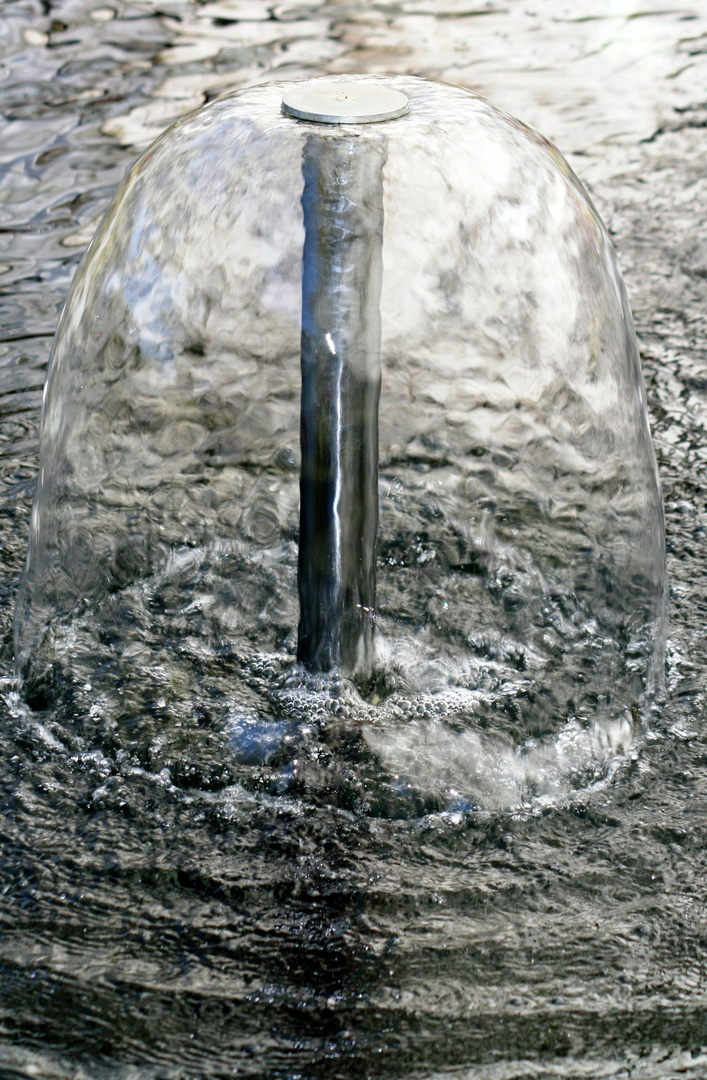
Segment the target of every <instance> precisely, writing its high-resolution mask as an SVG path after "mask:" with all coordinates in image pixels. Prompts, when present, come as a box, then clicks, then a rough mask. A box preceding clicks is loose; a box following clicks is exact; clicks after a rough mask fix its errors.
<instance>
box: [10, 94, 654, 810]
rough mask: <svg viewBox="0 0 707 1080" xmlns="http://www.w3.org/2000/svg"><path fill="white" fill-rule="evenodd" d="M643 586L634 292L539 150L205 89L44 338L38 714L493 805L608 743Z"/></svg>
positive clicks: (649, 534) (154, 760)
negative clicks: (207, 96) (56, 713)
mask: <svg viewBox="0 0 707 1080" xmlns="http://www.w3.org/2000/svg"><path fill="white" fill-rule="evenodd" d="M303 94H304V96H302V95H303ZM381 96H382V98H383V99H385V100H387V105H386V106H385V107H384V108H382V110H381V112H380V114H377V113H375V109H374V108H373V107H372V106H371V105H370V102H371V101H375V100H380V98H381ZM283 99H284V101H285V107H284V108H283ZM319 99H321V102H322V103H323V104H321V105H320V106H318V105H317V101H318V100H319ZM332 99H335V100H337V101H338V103H339V104H338V105H335V106H334V107H333V109H334V113H332V112H331V107H330V104H329V105H327V102H329V103H330V102H331V100H332ZM288 102H289V105H288ZM298 102H299V105H298ZM302 102H304V104H302ZM342 103H345V104H342ZM328 109H329V111H327V110H328ZM337 109H338V110H339V113H338V114H337ZM342 109H343V110H344V114H342V113H341V110H342ZM347 109H348V110H349V111H348V113H346V112H345V110H347ZM357 110H358V111H357ZM663 608H664V531H663V516H662V503H661V497H660V491H659V485H658V479H657V473H656V464H655V458H654V454H653V449H652V446H651V441H650V435H649V430H648V423H647V414H646V407H645V396H644V389H643V384H642V377H641V372H640V365H639V359H638V352H637V346H636V339H635V335H634V330H633V323H632V318H631V314H630V310H629V306H628V302H627V299H626V293H625V290H624V286H623V283H622V279H621V274H620V272H619V269H618V266H617V262H616V258H615V254H614V252H613V249H612V246H611V243H610V241H609V239H608V236H607V234H606V231H605V229H604V227H603V225H602V223H601V221H600V220H599V218H598V216H597V213H596V211H595V209H594V207H593V206H592V203H591V201H590V199H589V198H588V196H587V194H586V192H585V191H584V189H583V188H582V186H581V184H580V183H579V181H578V180H577V178H576V177H575V176H574V175H573V173H572V171H571V170H570V169H569V167H568V165H567V164H566V162H565V161H564V159H563V158H562V156H561V155H560V154H559V153H558V151H557V150H556V149H555V148H554V147H553V146H552V145H551V144H549V143H548V142H547V141H546V140H544V139H543V138H542V137H541V136H539V135H538V134H536V133H535V132H533V131H531V130H529V129H528V128H526V127H524V126H523V125H522V124H521V123H519V122H518V121H516V120H514V119H513V118H511V117H510V116H508V115H506V114H504V113H502V112H500V111H498V110H497V109H495V108H494V107H493V106H491V105H490V104H489V103H488V102H486V101H485V100H483V99H482V98H480V97H478V96H476V95H474V94H473V93H470V92H468V91H465V90H461V89H457V88H454V87H450V86H444V85H439V84H432V83H429V82H425V81H423V80H419V79H412V78H392V77H391V78H388V77H379V78H376V77H369V76H366V77H363V76H361V77H359V78H358V79H356V78H354V79H352V78H346V79H343V78H342V79H333V80H332V79H325V80H313V81H311V82H310V83H308V84H306V87H305V89H304V91H303V87H302V85H301V84H300V85H298V84H284V85H277V84H269V85H265V86H256V87H254V88H251V89H248V90H245V91H240V92H237V93H234V94H231V95H228V96H225V97H223V98H220V99H219V100H217V101H214V102H213V103H211V104H209V105H207V106H206V107H204V108H203V109H201V110H200V111H198V112H196V113H194V114H192V115H190V116H188V117H187V118H185V119H184V120H182V121H180V122H179V123H177V124H176V125H175V126H174V127H172V128H171V129H170V130H169V131H167V132H166V133H165V134H164V135H163V136H162V137H161V138H159V139H158V140H157V141H156V142H155V143H154V144H153V146H152V147H151V148H150V149H149V150H148V151H147V152H146V153H145V154H144V156H143V157H142V158H141V159H140V160H139V161H138V163H137V164H136V165H135V167H134V168H133V169H132V171H131V172H130V173H129V175H128V176H127V177H126V179H125V181H124V183H123V184H122V186H121V188H120V190H119V191H118V193H117V195H116V196H115V199H114V200H113V203H112V205H111V207H110V208H109V210H108V212H107V214H106V216H105V218H104V220H103V222H102V224H101V225H100V227H99V229H98V232H97V234H96V236H95V238H94V240H93V242H92V243H91V245H90V248H89V250H88V252H87V254H86V256H85V258H84V261H83V263H82V265H81V268H80V270H79V271H78V273H77V276H76V279H75V282H74V285H73V288H72V290H71V294H70V296H69V299H68V301H67V304H66V307H65V310H64V312H63V315H62V318H61V321H60V325H59V328H58V331H57V335H56V340H55V343H54V348H53V352H52V356H51V361H50V369H49V374H48V378H47V384H46V388H45V398H44V405H43V417H42V431H41V467H40V475H39V480H38V485H37V493H36V498H35V503H34V508H33V512H32V524H31V538H30V546H29V553H28V559H27V567H26V571H25V574H24V577H23V580H22V583H21V588H20V593H19V597H18V603H17V614H16V660H17V670H18V676H19V678H20V680H21V682H22V686H23V692H24V693H25V696H26V698H27V700H28V701H29V702H30V703H31V704H33V705H34V706H35V707H37V708H40V707H43V706H46V705H47V703H50V702H52V701H54V702H55V701H57V700H59V699H62V700H64V701H68V700H70V701H71V706H70V707H71V708H72V709H74V714H75V715H77V716H79V715H80V716H82V717H84V721H85V723H89V721H90V718H93V721H95V724H96V725H97V726H100V725H103V731H104V732H105V731H106V730H108V729H110V730H111V731H112V732H114V734H115V733H116V732H117V733H118V734H115V737H116V738H122V739H123V740H124V741H125V742H126V745H128V744H129V748H130V749H131V751H133V750H134V751H135V752H136V753H137V754H138V757H140V759H141V760H142V761H143V762H144V763H147V764H148V765H149V766H150V767H151V768H154V769H157V768H158V767H159V766H165V767H168V768H170V769H171V770H172V772H173V773H174V771H175V769H177V770H178V768H180V769H181V770H182V772H184V771H185V770H186V771H187V772H188V770H189V769H192V770H194V775H195V776H196V779H195V780H194V782H195V783H201V782H202V781H203V782H204V783H207V784H208V783H213V784H216V783H219V784H225V783H238V784H241V785H244V786H245V787H249V788H251V789H252V788H253V787H258V786H260V787H265V788H266V789H267V790H269V791H276V792H281V791H285V790H294V791H299V792H300V793H303V792H304V793H307V794H308V795H309V796H311V797H314V796H313V795H312V793H313V792H315V793H316V792H319V793H322V792H324V793H326V794H325V796H322V797H327V798H331V797H334V798H335V799H336V800H337V801H339V802H340V803H341V804H342V805H347V806H348V805H356V806H363V807H364V808H371V807H372V808H373V809H374V810H375V809H376V808H377V810H379V811H381V808H383V809H386V808H387V812H396V813H397V812H403V810H401V809H400V808H401V807H404V805H406V804H405V800H406V799H408V800H410V799H412V800H413V802H414V805H415V806H417V807H418V808H419V806H425V807H430V806H450V805H477V804H478V805H484V804H485V805H495V804H499V803H503V804H505V803H507V802H511V803H512V802H513V801H514V800H520V801H522V800H523V799H525V798H526V797H530V796H532V795H542V794H543V793H550V794H553V793H556V792H557V791H560V790H564V789H565V787H566V786H567V785H569V786H570V787H571V786H572V785H574V784H578V783H583V782H584V781H585V780H586V779H587V777H588V776H589V777H590V778H591V777H595V776H597V775H604V774H605V771H606V769H607V768H608V767H609V764H608V763H609V762H610V760H611V758H612V754H613V753H614V752H615V750H616V748H617V747H621V746H625V745H628V743H629V741H630V738H631V731H632V728H633V724H634V722H635V720H636V718H637V717H638V716H639V715H640V709H641V702H642V700H643V696H644V694H645V692H646V690H647V689H650V687H651V686H652V685H653V684H654V682H655V680H656V678H658V679H659V678H660V670H661V665H662V659H663ZM128 699H130V701H131V708H130V710H129V711H130V715H131V716H133V717H135V716H143V717H144V720H142V721H140V722H139V723H138V722H136V721H135V720H132V721H131V724H132V727H131V730H130V732H128V733H126V732H125V731H123V732H122V734H121V733H120V732H121V717H122V716H124V715H127V712H128V710H127V709H126V708H124V703H125V702H126V701H127V700H128ZM136 703H137V705H136ZM141 725H142V726H141ZM192 728H193V729H194V731H197V730H203V729H204V728H208V729H209V731H210V733H211V734H210V736H209V737H210V738H212V739H213V740H215V742H214V743H213V745H212V746H211V749H208V748H206V749H205V745H206V744H205V742H203V741H202V742H201V743H199V744H198V745H197V742H196V741H194V740H192V741H191V742H189V738H188V736H187V734H185V732H188V731H189V730H191V729H192ZM177 729H179V732H180V734H179V737H178V738H177V736H176V735H175V734H174V732H175V730H177ZM194 738H195V739H196V737H194ZM178 739H180V740H181V742H180V743H179V746H181V747H182V750H181V751H179V750H178V749H175V747H177V742H178ZM185 739H186V740H187V743H188V751H185V750H183V747H184V745H185V741H184V740H185ZM214 747H215V748H214ZM180 753H181V755H182V756H181V757H180ZM200 755H201V756H200ZM180 762H181V764H180ZM189 762H192V764H190V763H189ZM194 762H196V764H193V763H194ZM199 762H201V764H199ZM224 762H225V763H226V764H224ZM332 777H335V781H334V780H333V779H332ZM332 791H334V795H332ZM415 800H417V801H416V802H415Z"/></svg>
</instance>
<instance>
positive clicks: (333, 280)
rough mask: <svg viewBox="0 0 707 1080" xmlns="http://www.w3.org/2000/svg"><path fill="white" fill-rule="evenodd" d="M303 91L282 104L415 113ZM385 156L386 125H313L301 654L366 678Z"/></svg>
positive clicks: (305, 278) (316, 666)
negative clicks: (325, 128)
mask: <svg viewBox="0 0 707 1080" xmlns="http://www.w3.org/2000/svg"><path fill="white" fill-rule="evenodd" d="M303 92H304V93H303ZM299 95H300V96H299V97H298V98H295V100H294V102H293V100H292V99H291V98H290V99H287V98H286V99H285V100H284V101H283V108H284V109H285V111H286V112H289V113H290V114H291V115H294V116H297V117H299V118H300V119H307V120H314V121H316V122H317V123H318V124H335V123H347V124H350V123H372V122H376V121H381V120H385V119H390V118H392V117H393V116H400V115H402V114H403V113H404V112H405V111H407V99H406V98H405V97H404V95H402V94H400V93H398V92H396V91H391V90H389V89H388V88H385V87H382V86H379V85H376V84H374V85H373V86H372V87H368V88H366V87H362V85H361V84H360V83H355V84H348V87H347V85H343V86H342V84H341V83H336V82H334V83H329V84H328V87H324V86H322V84H321V83H319V84H317V83H314V84H305V86H304V87H303V88H301V89H300V90H299ZM308 95H309V96H308ZM391 95H392V98H391ZM384 163H385V142H384V139H383V137H382V136H381V135H380V134H378V133H377V132H371V133H370V134H368V133H367V135H366V137H363V138H362V137H359V136H358V135H357V134H348V133H347V134H344V133H342V134H334V133H333V132H327V133H325V132H322V133H321V134H320V133H319V132H312V133H311V134H310V135H308V137H307V139H306V142H305V148H304V156H303V164H302V171H303V176H304V190H303V194H302V208H303V212H304V228H305V241H304V252H303V260H302V346H301V363H302V403H301V424H300V441H301V449H302V471H301V475H300V534H299V566H298V587H299V601H300V621H299V634H298V649H297V655H298V659H299V660H300V661H301V662H302V663H303V664H304V665H305V666H306V667H307V668H308V669H309V670H311V671H331V670H333V669H336V670H339V671H341V672H342V673H343V674H345V675H349V676H354V675H355V676H359V677H364V678H365V677H367V676H368V675H370V673H371V670H372V667H373V630H374V623H373V614H374V607H375V596H376V575H375V564H376V536H377V531H378V400H379V397H380V383H381V369H380V343H381V324H380V291H381V276H382V245H383V166H384Z"/></svg>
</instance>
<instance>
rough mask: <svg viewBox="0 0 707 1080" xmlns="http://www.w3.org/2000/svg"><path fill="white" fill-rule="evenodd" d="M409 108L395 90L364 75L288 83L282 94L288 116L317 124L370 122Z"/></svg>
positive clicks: (283, 107)
mask: <svg viewBox="0 0 707 1080" xmlns="http://www.w3.org/2000/svg"><path fill="white" fill-rule="evenodd" d="M409 108H410V104H409V102H408V99H407V97H406V96H405V94H402V93H401V92H400V91H399V90H393V88H392V87H390V86H385V85H384V84H382V83H379V82H373V81H371V82H368V81H367V80H364V79H361V80H357V81H356V82H353V81H351V82H347V81H344V80H335V79H311V80H309V81H307V82H302V83H299V85H297V86H293V87H291V88H290V89H289V90H287V92H286V93H285V94H284V96H283V98H282V109H283V112H286V113H287V115H288V116H294V117H296V119H298V120H312V121H314V123H317V124H374V123H377V122H379V121H381V120H394V119H395V118H396V117H397V116H404V115H405V113H406V112H407V111H408V110H409Z"/></svg>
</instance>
